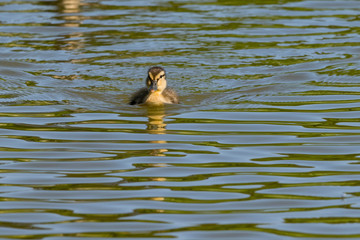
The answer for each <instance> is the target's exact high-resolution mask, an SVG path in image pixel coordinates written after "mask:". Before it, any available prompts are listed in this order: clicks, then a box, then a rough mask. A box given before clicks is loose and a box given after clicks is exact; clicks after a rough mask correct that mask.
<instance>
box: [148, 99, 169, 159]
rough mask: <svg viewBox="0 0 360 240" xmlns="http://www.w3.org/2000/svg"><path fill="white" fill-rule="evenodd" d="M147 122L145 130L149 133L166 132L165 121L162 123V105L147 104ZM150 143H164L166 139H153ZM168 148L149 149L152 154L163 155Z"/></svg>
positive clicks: (163, 114) (163, 112) (163, 113)
mask: <svg viewBox="0 0 360 240" xmlns="http://www.w3.org/2000/svg"><path fill="white" fill-rule="evenodd" d="M147 117H148V123H147V124H146V126H147V127H146V130H147V132H148V133H149V134H166V123H164V117H165V108H164V106H149V107H147ZM149 142H150V143H157V144H165V143H167V142H166V141H163V140H154V141H149ZM167 151H168V149H164V148H162V149H153V150H152V151H151V155H152V156H165V154H164V153H165V152H167Z"/></svg>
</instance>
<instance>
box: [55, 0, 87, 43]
mask: <svg viewBox="0 0 360 240" xmlns="http://www.w3.org/2000/svg"><path fill="white" fill-rule="evenodd" d="M82 5H83V3H82V0H58V4H57V6H58V12H59V14H60V19H61V20H63V21H64V22H63V23H62V24H60V26H63V27H69V28H70V27H73V28H76V27H80V25H81V23H82V20H83V19H84V16H82V15H81V14H79V13H80V12H81V6H82ZM83 35H84V34H83V33H82V32H73V33H71V34H68V35H66V36H64V38H65V40H64V42H65V43H66V44H65V45H63V46H62V47H61V49H64V50H75V49H79V48H82V47H83V46H84V38H83Z"/></svg>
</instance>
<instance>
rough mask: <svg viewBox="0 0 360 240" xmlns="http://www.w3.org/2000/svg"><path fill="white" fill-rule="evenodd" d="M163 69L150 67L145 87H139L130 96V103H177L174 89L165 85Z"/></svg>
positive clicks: (177, 98)
mask: <svg viewBox="0 0 360 240" xmlns="http://www.w3.org/2000/svg"><path fill="white" fill-rule="evenodd" d="M165 76H166V73H165V69H163V68H162V67H151V68H149V70H148V76H147V78H146V80H145V81H146V87H144V88H141V89H139V90H138V91H137V92H135V93H134V94H133V95H132V96H131V98H130V103H129V104H130V105H135V104H149V105H161V104H164V103H170V104H171V103H179V97H178V95H177V94H176V92H175V90H174V89H172V88H169V87H167V83H166V79H165Z"/></svg>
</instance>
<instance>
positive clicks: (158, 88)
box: [146, 67, 166, 93]
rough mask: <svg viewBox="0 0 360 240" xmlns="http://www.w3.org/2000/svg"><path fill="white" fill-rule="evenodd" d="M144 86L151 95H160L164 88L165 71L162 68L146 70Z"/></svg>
mask: <svg viewBox="0 0 360 240" xmlns="http://www.w3.org/2000/svg"><path fill="white" fill-rule="evenodd" d="M146 86H147V87H148V89H149V92H151V93H155V92H158V93H161V92H162V91H164V89H165V88H166V79H165V69H163V68H162V67H151V68H150V69H149V70H148V76H147V78H146Z"/></svg>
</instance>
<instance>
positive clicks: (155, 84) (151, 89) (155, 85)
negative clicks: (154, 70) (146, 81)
mask: <svg viewBox="0 0 360 240" xmlns="http://www.w3.org/2000/svg"><path fill="white" fill-rule="evenodd" d="M157 89H158V87H157V82H156V81H153V82H152V83H151V85H150V87H149V90H150V92H155V91H156V90H157Z"/></svg>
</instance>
